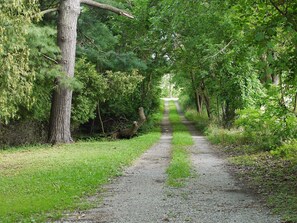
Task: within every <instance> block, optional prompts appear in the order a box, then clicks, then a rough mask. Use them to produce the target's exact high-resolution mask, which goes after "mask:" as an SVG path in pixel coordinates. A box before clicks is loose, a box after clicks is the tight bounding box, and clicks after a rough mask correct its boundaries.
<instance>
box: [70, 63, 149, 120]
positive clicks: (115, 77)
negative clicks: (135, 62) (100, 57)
mask: <svg viewBox="0 0 297 223" xmlns="http://www.w3.org/2000/svg"><path fill="white" fill-rule="evenodd" d="M75 78H76V83H77V89H75V90H74V95H73V110H72V119H73V121H74V123H75V124H83V123H86V122H87V121H88V120H90V119H94V118H95V117H96V109H97V108H98V106H100V104H101V103H103V102H108V103H111V104H114V105H116V104H117V103H116V102H117V101H121V100H123V99H124V98H126V97H128V96H130V95H131V94H133V93H134V92H135V89H136V87H137V86H138V84H139V83H140V82H141V81H142V80H143V77H142V76H141V75H139V73H138V72H137V71H136V70H134V71H131V72H130V73H125V72H112V71H107V72H106V74H105V75H102V74H99V73H98V72H97V71H96V67H95V65H92V64H91V63H89V62H87V61H86V59H79V60H78V61H77V63H76V71H75ZM117 112H122V110H121V108H120V107H118V108H117Z"/></svg>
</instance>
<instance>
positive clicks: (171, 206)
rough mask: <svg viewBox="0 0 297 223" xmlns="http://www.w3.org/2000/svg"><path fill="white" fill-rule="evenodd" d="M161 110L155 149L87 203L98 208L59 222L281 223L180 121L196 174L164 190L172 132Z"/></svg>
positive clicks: (149, 151)
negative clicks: (191, 141) (181, 185)
mask: <svg viewBox="0 0 297 223" xmlns="http://www.w3.org/2000/svg"><path fill="white" fill-rule="evenodd" d="M167 103H168V102H165V104H166V105H167ZM177 105H178V104H177ZM165 107H166V109H165V115H164V119H163V122H162V130H163V131H162V132H163V133H162V137H161V139H160V141H159V143H157V144H156V145H155V146H153V147H152V148H151V149H150V150H148V151H147V152H146V153H144V154H143V155H142V156H141V157H140V158H139V159H138V160H137V161H136V162H135V163H134V165H133V166H131V167H130V168H128V169H127V170H126V171H125V172H124V174H123V176H121V177H119V178H117V179H116V180H114V182H113V183H111V184H110V185H107V186H106V188H105V189H106V192H105V193H103V195H102V194H100V195H99V196H98V197H93V198H90V199H93V200H94V201H95V200H97V199H100V197H102V196H103V197H104V198H103V199H104V200H103V203H102V202H101V205H99V207H97V208H94V209H92V210H89V211H86V212H83V213H72V214H70V215H69V216H68V217H67V218H65V219H63V220H61V221H60V222H89V223H91V222H101V223H102V222H117V223H150V222H152V223H157V222H176V223H182V222H193V223H232V222H238V223H277V222H280V220H279V219H278V218H277V217H276V216H272V215H270V214H269V211H268V210H267V209H266V208H265V207H263V205H262V204H261V203H259V201H258V200H257V199H256V198H255V197H254V196H253V195H251V194H249V193H247V192H246V191H245V190H244V189H243V188H241V187H240V186H239V185H238V183H237V182H236V180H235V179H233V178H232V176H231V175H230V174H229V173H228V170H227V168H226V161H225V160H224V159H223V158H220V157H219V156H218V155H217V154H216V152H215V150H213V149H212V146H211V145H210V144H209V143H208V142H207V140H206V139H205V138H204V137H203V136H200V135H199V134H198V133H197V132H196V131H195V129H194V127H193V125H192V124H191V123H189V122H187V121H186V120H185V119H184V118H183V122H184V124H185V125H187V126H188V128H189V130H190V131H191V133H192V136H193V139H194V141H195V145H194V146H192V147H191V148H190V152H191V160H192V164H193V171H194V172H195V174H194V177H192V178H190V179H189V181H188V183H187V185H186V186H185V187H184V188H170V187H168V186H166V185H165V181H166V168H167V166H168V163H169V161H170V147H171V138H172V137H171V134H172V130H171V127H170V123H169V121H168V111H167V106H165ZM181 115H182V114H181Z"/></svg>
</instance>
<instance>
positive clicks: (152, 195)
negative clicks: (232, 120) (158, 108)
mask: <svg viewBox="0 0 297 223" xmlns="http://www.w3.org/2000/svg"><path fill="white" fill-rule="evenodd" d="M167 106H168V102H166V104H165V113H164V118H163V120H162V125H161V127H162V136H161V139H160V141H159V142H158V143H157V144H156V145H154V146H153V147H152V148H151V149H150V150H148V151H147V152H146V153H144V154H143V155H142V156H141V157H140V158H139V159H138V160H137V161H136V162H135V163H134V165H133V166H131V167H130V168H127V169H126V170H125V172H124V174H123V176H122V177H119V178H117V179H116V180H115V181H114V182H113V183H112V184H110V185H108V186H106V187H105V190H106V191H107V192H106V193H104V194H103V196H104V202H103V205H101V206H99V207H98V208H95V209H92V210H89V211H87V212H83V213H82V212H80V213H73V214H71V215H70V216H68V217H67V219H63V220H61V221H60V222H86V223H87V222H117V223H129V222H135V223H142V222H152V223H154V222H162V220H163V219H166V205H167V202H166V197H167V195H166V194H165V193H164V188H165V181H166V168H167V166H168V164H169V160H170V145H171V138H172V136H171V135H172V129H171V126H170V124H169V120H168V109H167ZM99 196H100V195H99ZM101 196H102V195H101ZM92 199H94V200H96V198H92Z"/></svg>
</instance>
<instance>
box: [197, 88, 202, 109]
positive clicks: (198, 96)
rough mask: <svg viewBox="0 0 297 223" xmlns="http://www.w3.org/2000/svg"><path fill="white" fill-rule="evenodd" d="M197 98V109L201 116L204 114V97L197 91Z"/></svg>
mask: <svg viewBox="0 0 297 223" xmlns="http://www.w3.org/2000/svg"><path fill="white" fill-rule="evenodd" d="M195 98H196V109H197V112H198V113H199V114H201V113H202V97H201V95H200V94H199V90H198V89H196V91H195Z"/></svg>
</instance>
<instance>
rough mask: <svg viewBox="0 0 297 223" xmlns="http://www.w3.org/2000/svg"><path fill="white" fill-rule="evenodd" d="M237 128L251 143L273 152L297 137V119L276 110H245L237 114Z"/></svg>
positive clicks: (292, 115)
mask: <svg viewBox="0 0 297 223" xmlns="http://www.w3.org/2000/svg"><path fill="white" fill-rule="evenodd" d="M237 114H238V115H239V118H238V119H237V120H236V121H235V124H236V125H237V126H241V127H243V128H244V134H245V135H246V137H247V138H249V139H250V141H251V143H252V144H254V145H255V146H257V147H259V148H260V149H263V150H272V149H275V148H277V147H279V146H281V145H282V143H283V142H285V141H287V140H294V139H296V137H297V131H296V129H297V117H296V116H295V115H294V114H292V113H289V112H287V111H286V112H284V111H279V110H277V108H275V109H273V110H272V109H262V110H261V109H244V110H240V111H238V112H237Z"/></svg>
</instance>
